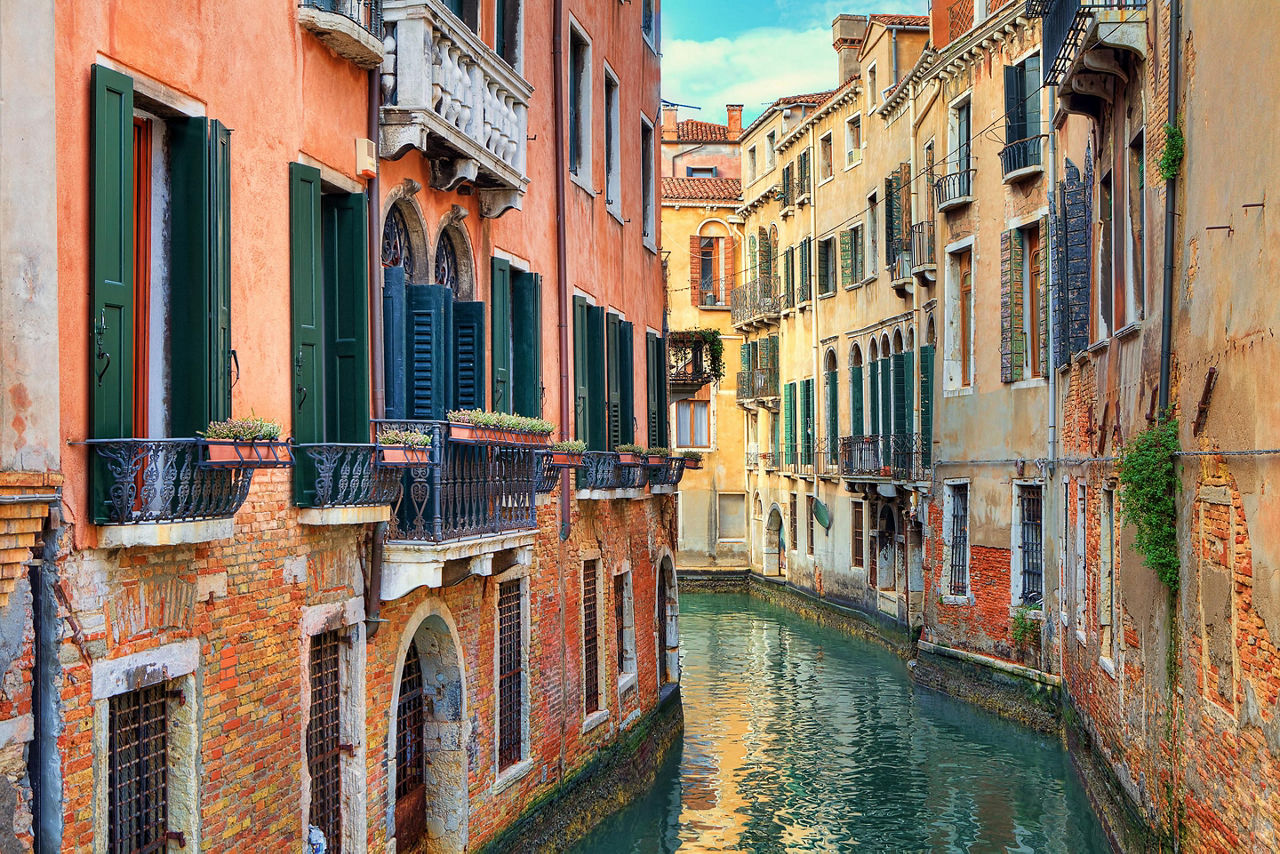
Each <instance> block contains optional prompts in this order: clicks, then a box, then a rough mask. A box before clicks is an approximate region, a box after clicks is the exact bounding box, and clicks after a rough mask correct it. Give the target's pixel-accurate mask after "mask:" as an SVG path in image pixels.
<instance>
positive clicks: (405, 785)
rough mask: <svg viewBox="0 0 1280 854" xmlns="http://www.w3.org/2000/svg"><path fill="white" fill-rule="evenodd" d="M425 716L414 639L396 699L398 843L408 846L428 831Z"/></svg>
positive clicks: (406, 658) (420, 672)
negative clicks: (424, 767)
mask: <svg viewBox="0 0 1280 854" xmlns="http://www.w3.org/2000/svg"><path fill="white" fill-rule="evenodd" d="M425 717H426V715H425V708H424V704H423V697H422V658H421V657H420V656H419V655H418V644H417V642H416V641H414V642H412V643H410V644H409V651H408V652H407V653H406V654H405V658H404V669H403V672H401V674H400V697H399V700H398V701H397V703H396V844H397V845H398V846H401V847H403V848H404V849H405V850H409V849H410V847H411V846H412V845H415V844H417V842H418V840H420V839H421V838H422V837H423V835H424V834H425V833H426V817H427V799H426V780H425V778H424V774H423V763H424V761H425V750H426V745H425V744H424V733H423V724H424V722H425Z"/></svg>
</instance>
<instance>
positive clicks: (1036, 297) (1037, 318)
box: [1014, 225, 1044, 377]
mask: <svg viewBox="0 0 1280 854" xmlns="http://www.w3.org/2000/svg"><path fill="white" fill-rule="evenodd" d="M1040 238H1041V234H1040V226H1039V225H1034V226H1032V227H1030V228H1023V229H1020V230H1019V231H1018V239H1019V240H1021V241H1022V282H1021V286H1022V330H1021V331H1022V340H1023V342H1024V346H1023V348H1022V350H1023V352H1022V354H1021V356H1022V358H1023V360H1024V364H1023V376H1025V377H1038V376H1040V347H1041V341H1040V322H1041V319H1042V318H1041V314H1040V308H1041V305H1040V301H1041V298H1042V296H1043V289H1044V283H1043V282H1042V281H1041V280H1040V272H1041V270H1042V269H1043V267H1042V266H1041V265H1042V264H1043V263H1044V258H1043V257H1042V255H1041V252H1042V251H1043V247H1042V246H1041V243H1040ZM1018 355H1019V354H1017V353H1014V358H1017V357H1018Z"/></svg>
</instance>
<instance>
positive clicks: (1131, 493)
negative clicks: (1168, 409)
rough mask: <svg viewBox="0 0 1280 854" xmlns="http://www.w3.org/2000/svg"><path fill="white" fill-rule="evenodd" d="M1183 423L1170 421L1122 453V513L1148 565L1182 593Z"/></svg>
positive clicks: (1146, 432) (1156, 426) (1141, 435)
mask: <svg viewBox="0 0 1280 854" xmlns="http://www.w3.org/2000/svg"><path fill="white" fill-rule="evenodd" d="M1178 450H1179V448H1178V422H1177V420H1175V419H1173V418H1167V419H1164V420H1162V421H1160V422H1157V423H1156V424H1154V425H1153V426H1151V427H1150V428H1148V429H1146V430H1144V431H1142V432H1141V433H1139V434H1138V435H1136V436H1134V437H1133V438H1132V439H1131V440H1130V441H1129V442H1127V443H1126V444H1125V446H1124V449H1123V450H1122V451H1121V452H1120V461H1119V463H1118V464H1117V466H1116V467H1117V469H1118V470H1119V473H1120V515H1121V517H1122V518H1123V519H1124V521H1126V522H1128V523H1129V524H1130V525H1133V527H1134V529H1135V535H1134V547H1135V548H1137V550H1138V551H1139V552H1140V553H1141V554H1142V556H1143V558H1144V560H1145V562H1146V564H1147V566H1149V567H1150V568H1151V569H1152V570H1153V571H1154V572H1155V573H1156V576H1157V577H1158V578H1159V579H1160V580H1161V581H1162V582H1164V584H1165V586H1167V587H1168V588H1169V589H1170V590H1172V591H1174V592H1175V593H1176V592H1177V590H1178V584H1179V575H1178V567H1179V561H1178V529H1177V521H1178V510H1177V505H1176V504H1175V499H1176V497H1177V492H1178V471H1177V456H1176V455H1177V453H1178Z"/></svg>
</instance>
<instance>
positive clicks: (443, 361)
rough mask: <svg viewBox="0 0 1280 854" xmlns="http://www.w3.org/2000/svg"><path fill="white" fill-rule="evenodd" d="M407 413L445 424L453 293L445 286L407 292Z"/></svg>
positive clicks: (409, 288)
mask: <svg viewBox="0 0 1280 854" xmlns="http://www.w3.org/2000/svg"><path fill="white" fill-rule="evenodd" d="M405 290H406V293H407V294H408V299H407V301H406V302H407V312H406V313H407V318H406V320H407V324H406V336H405V337H406V344H407V348H408V356H407V365H406V367H407V369H408V400H407V403H408V413H407V417H409V418H412V419H426V420H431V421H443V420H444V417H445V413H446V412H448V411H449V393H450V383H451V378H450V376H449V373H448V367H449V366H448V361H449V359H448V356H447V355H446V354H447V353H448V351H449V347H450V342H451V338H452V328H453V292H452V291H451V290H449V288H448V287H446V286H445V285H408V286H407V287H406V288H405Z"/></svg>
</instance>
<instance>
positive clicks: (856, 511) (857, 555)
mask: <svg viewBox="0 0 1280 854" xmlns="http://www.w3.org/2000/svg"><path fill="white" fill-rule="evenodd" d="M865 511H866V505H864V504H863V503H862V502H861V501H857V500H855V501H854V502H853V565H854V566H855V567H857V568H858V569H862V568H863V567H865V566H866V565H867V543H866V534H865V532H864V529H865V525H866V523H865V521H864V518H865V516H864V514H865Z"/></svg>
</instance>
